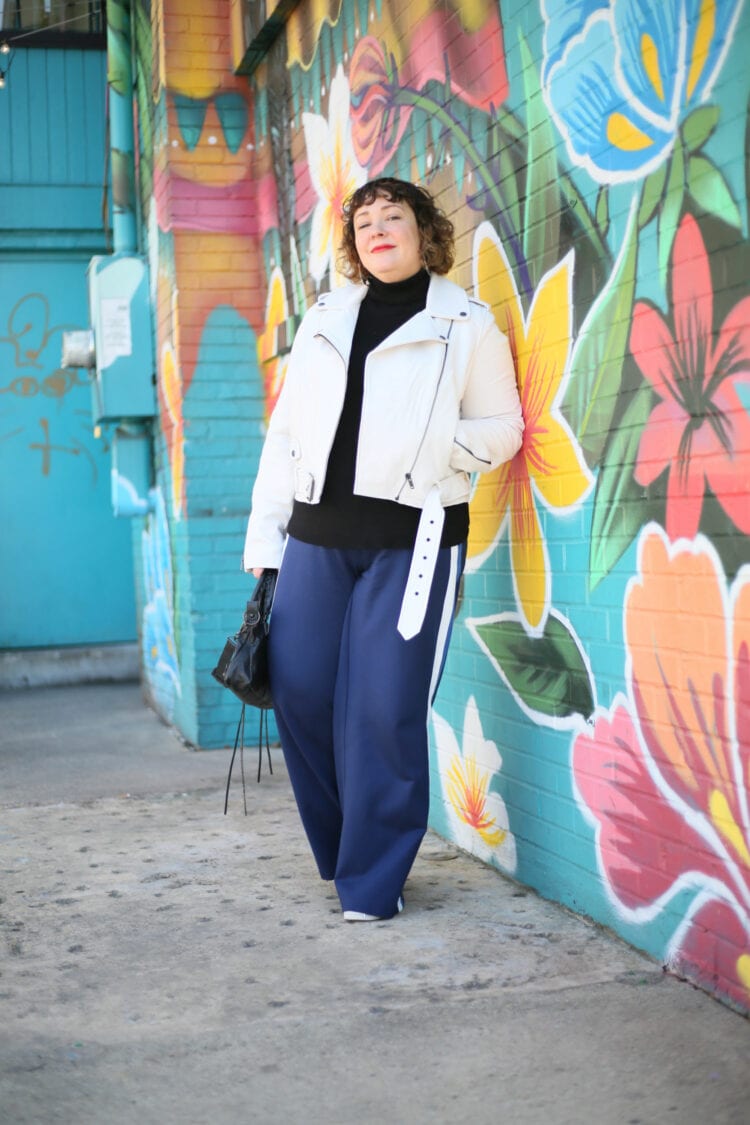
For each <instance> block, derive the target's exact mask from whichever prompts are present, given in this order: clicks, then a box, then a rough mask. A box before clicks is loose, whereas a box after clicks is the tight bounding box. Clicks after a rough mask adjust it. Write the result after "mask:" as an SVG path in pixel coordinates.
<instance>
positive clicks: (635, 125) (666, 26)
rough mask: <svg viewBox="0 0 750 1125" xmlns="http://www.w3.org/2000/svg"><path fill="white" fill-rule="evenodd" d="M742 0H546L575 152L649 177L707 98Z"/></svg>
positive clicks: (589, 162)
mask: <svg viewBox="0 0 750 1125" xmlns="http://www.w3.org/2000/svg"><path fill="white" fill-rule="evenodd" d="M741 7H742V0H712V2H710V3H698V0H692V2H687V3H686V2H685V0H662V2H661V3H659V4H654V3H647V2H645V0H624V2H623V0H618V2H617V3H615V0H599V2H597V0H587V2H585V3H574V4H571V3H565V2H563V0H542V13H543V15H544V21H545V30H544V64H543V72H544V89H545V97H546V100H547V104H548V106H549V109H550V113H551V115H552V117H553V120H554V122H555V124H556V126H557V128H558V129H559V131H560V134H561V136H562V137H563V139H564V141H565V147H566V150H567V153H568V156H569V158H570V160H571V162H572V163H573V164H574V165H577V166H579V167H581V168H583V169H585V171H586V172H587V173H588V175H589V176H591V177H592V179H594V180H596V181H597V182H598V183H617V182H622V181H627V180H636V179H641V178H642V177H644V176H645V175H647V174H648V173H649V172H652V171H654V170H655V168H656V167H657V166H658V165H659V164H660V163H661V162H662V161H663V160H664V158H665V157H666V156H667V155H668V154H669V152H670V150H671V148H672V146H673V144H674V142H675V138H676V136H677V131H678V129H679V127H680V123H681V122H682V120H683V119H684V118H685V116H686V115H687V114H688V113H689V112H690V110H691V109H693V108H694V107H696V106H700V105H701V104H702V103H703V102H705V101H706V99H707V98H708V96H709V94H710V93H711V90H712V88H713V86H714V83H715V81H716V78H717V75H718V73H719V71H720V69H721V66H722V63H723V61H724V58H725V56H726V53H727V50H728V48H729V45H730V43H731V41H732V36H733V32H734V28H735V26H736V23H737V19H738V17H739V13H740V9H741Z"/></svg>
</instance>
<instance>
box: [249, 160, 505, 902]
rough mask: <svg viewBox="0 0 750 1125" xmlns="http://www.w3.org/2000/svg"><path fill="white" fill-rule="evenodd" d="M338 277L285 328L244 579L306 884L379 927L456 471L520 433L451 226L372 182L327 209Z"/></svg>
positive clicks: (455, 507) (454, 516) (399, 850)
mask: <svg viewBox="0 0 750 1125" xmlns="http://www.w3.org/2000/svg"><path fill="white" fill-rule="evenodd" d="M343 217H344V238H343V243H342V254H341V263H340V265H341V268H342V272H343V273H344V274H345V276H347V277H348V278H349V280H350V281H352V282H354V284H350V285H347V286H345V287H344V288H342V289H336V290H333V291H332V292H329V293H325V294H323V295H322V296H321V297H319V298H318V300H317V302H316V304H315V305H314V306H313V307H312V308H311V309H310V310H308V312H307V314H306V315H305V317H304V319H303V321H302V324H301V325H300V327H299V330H298V332H297V334H296V337H295V340H294V345H293V348H292V352H291V356H290V361H289V366H288V370H287V375H286V379H285V382H284V386H283V388H282V391H281V394H280V396H279V400H278V403H277V405H276V408H275V410H274V412H273V416H272V418H271V422H270V425H269V428H268V435H267V438H266V441H265V445H264V448H263V452H262V455H261V459H260V466H259V470H258V476H257V480H256V484H255V487H254V490H253V502H252V512H251V515H250V520H249V524H248V530H247V538H246V542H245V554H244V561H245V569H246V570H252V572H253V574H255V575H256V576H260V575H261V574H262V572H263V568H265V567H279V566H280V564H281V559H282V553H283V565H281V569H280V571H279V577H278V583H277V587H276V596H275V601H274V607H273V614H272V625H271V631H270V644H269V649H270V676H271V683H272V689H273V694H274V709H275V713H276V718H277V722H278V728H279V734H280V737H281V745H282V748H283V751H284V756H285V759H286V762H287V767H288V770H289V776H290V779H291V783H292V788H293V790H294V794H295V798H296V800H297V805H298V807H299V811H300V815H301V818H302V822H303V825H304V828H305V831H306V833H307V836H308V839H309V841H310V845H311V847H312V851H313V854H314V856H315V860H316V862H317V865H318V869H319V871H320V874H321V876H322V878H323V879H333V880H335V884H336V889H337V891H338V894H339V898H340V900H341V905H342V909H343V912H344V918H345V919H346V920H347V921H374V920H378V919H384V918H391V917H393V916H394V915H395V914H397V913H398V912H399V911H400V910H401V909H402V908H403V896H402V890H403V886H404V882H405V880H406V877H407V875H408V873H409V870H410V868H411V866H412V863H413V861H414V858H415V856H416V854H417V850H418V848H419V845H420V842H421V840H422V837H423V835H424V833H425V830H426V828H427V816H428V809H429V767H428V751H429V747H428V716H429V709H430V706H431V704H432V700H433V698H434V695H435V692H436V690H437V685H438V681H439V678H440V675H441V673H442V668H443V664H444V661H445V654H446V650H447V646H448V640H449V636H450V631H451V625H452V621H453V611H454V609H455V603H456V596H457V591H458V583H459V579H460V577H461V573H462V570H463V565H464V559H465V554H466V539H467V534H468V528H469V512H468V500H469V493H470V475H469V474H470V473H473V472H488V471H489V470H491V469H494V468H496V467H497V465H499V464H500V463H501V462H503V461H507V460H510V458H512V457H513V456H514V454H515V453H516V452H517V451H518V449H519V448H520V445H521V439H522V433H523V421H522V416H521V406H520V402H519V398H518V391H517V387H516V379H515V372H514V369H513V362H512V358H511V353H510V348H509V346H508V342H507V340H506V338H505V337H504V336H503V335H502V333H501V332H500V331H499V329H498V328H497V325H496V324H495V321H494V318H493V316H492V313H491V312H490V310H489V309H488V308H487V306H486V305H485V304H483V303H482V302H481V301H477V300H474V299H473V298H471V297H469V296H467V294H466V293H465V292H464V290H463V289H460V288H459V287H458V286H456V285H454V284H453V283H452V282H450V281H448V280H446V278H445V276H444V275H445V274H446V273H448V271H449V270H450V268H451V266H452V265H453V255H454V251H453V225H452V223H451V222H450V220H449V219H448V218H447V217H446V216H445V215H444V214H443V213H442V212H441V211H440V210H439V209H438V208H437V206H436V204H435V202H434V200H433V199H432V197H431V196H430V194H429V193H428V192H427V191H426V190H425V189H424V188H421V187H417V186H415V185H413V184H410V183H406V182H404V181H402V180H395V179H391V178H382V179H378V180H373V181H371V182H370V183H368V184H365V185H364V186H363V187H361V188H358V189H357V191H355V192H354V194H353V195H352V196H351V198H350V199H349V200H348V201H347V203H346V205H345V207H344V216H343Z"/></svg>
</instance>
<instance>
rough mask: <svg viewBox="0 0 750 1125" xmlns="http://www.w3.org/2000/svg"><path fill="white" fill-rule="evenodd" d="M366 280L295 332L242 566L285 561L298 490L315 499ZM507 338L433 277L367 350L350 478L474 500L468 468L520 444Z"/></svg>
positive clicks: (381, 490) (443, 499) (397, 496)
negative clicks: (419, 303)
mask: <svg viewBox="0 0 750 1125" xmlns="http://www.w3.org/2000/svg"><path fill="white" fill-rule="evenodd" d="M366 293H367V287H366V286H365V285H347V286H345V287H344V288H342V289H335V290H333V291H331V292H330V293H325V294H323V295H322V296H321V297H319V298H318V300H317V302H316V303H315V305H314V306H313V307H312V308H311V309H309V310H308V312H307V313H306V315H305V317H304V319H303V321H302V323H301V325H300V327H299V329H298V331H297V334H296V336H295V339H294V344H293V347H292V351H291V355H290V359H289V366H288V369H287V374H286V378H285V381H284V386H283V387H282V390H281V394H280V395H279V399H278V402H277V404H276V407H275V409H274V411H273V415H272V417H271V421H270V423H269V427H268V433H267V436H266V440H265V444H264V446H263V451H262V454H261V459H260V465H259V468H258V475H257V478H256V482H255V487H254V489H253V498H252V511H251V514H250V520H249V522H248V527H247V535H246V539H245V551H244V567H245V569H246V570H251V569H253V568H255V567H278V566H279V563H280V560H281V556H282V551H283V545H284V541H285V537H286V527H287V523H288V521H289V518H290V515H291V511H292V504H293V502H294V500H299V501H303V502H304V503H307V504H316V503H318V502H319V500H320V496H321V493H322V491H323V485H324V482H325V474H326V465H327V463H328V456H329V453H330V451H331V446H332V444H333V439H334V436H335V433H336V428H337V426H338V422H339V417H340V415H341V410H342V407H343V403H344V392H345V389H346V376H347V368H348V365H349V352H350V349H351V343H352V337H353V334H354V327H355V324H356V321H357V315H358V312H359V306H360V302H361V301H362V299H363V298H364V296H365V294H366ZM522 436H523V418H522V414H521V404H520V401H519V396H518V389H517V385H516V374H515V370H514V366H513V359H512V356H511V351H510V347H509V345H508V341H507V339H506V337H505V336H504V335H503V334H502V333H501V332H500V330H499V328H498V327H497V324H496V322H495V318H494V316H493V315H492V312H491V310H490V309H489V308H488V306H487V305H486V304H484V302H482V301H478V300H475V299H474V298H473V297H469V296H468V295H467V294H466V293H465V291H464V290H463V289H461V288H460V287H459V286H457V285H455V284H454V283H453V282H451V281H448V280H447V279H446V278H444V277H439V276H437V275H432V276H431V278H430V284H429V289H428V293H427V303H426V308H425V309H424V310H423V311H422V312H420V313H418V314H417V315H415V316H413V317H412V318H411V319H410V320H408V321H407V322H406V323H405V324H403V325H402V326H401V327H400V328H399V329H397V330H396V331H395V332H393V333H392V334H391V335H390V336H388V337H387V339H385V340H384V341H383V342H382V343H381V344H379V345H378V347H376V348H375V349H374V350H373V351H372V352H370V354H369V355H368V357H367V361H366V363H365V373H364V394H363V399H362V420H361V423H360V431H359V443H358V447H357V461H356V471H355V480H354V491H355V493H357V494H358V495H362V496H371V497H376V498H379V499H386V500H397V501H398V502H399V503H401V504H408V505H409V506H411V507H415V508H423V507H424V505H425V503H426V502H427V498H428V496H432V497H433V500H434V497H435V496H436V495H437V492H438V491H439V500H440V503H441V504H442V505H443V506H447V505H450V504H457V503H460V502H462V501H466V500H468V499H469V495H470V489H471V481H470V476H469V474H470V473H472V472H488V471H489V470H491V469H494V468H496V467H497V466H498V465H499V464H501V463H502V462H503V461H508V460H510V459H511V458H512V457H513V456H514V455H515V454H516V453H517V451H518V450H519V449H520V446H521V441H522Z"/></svg>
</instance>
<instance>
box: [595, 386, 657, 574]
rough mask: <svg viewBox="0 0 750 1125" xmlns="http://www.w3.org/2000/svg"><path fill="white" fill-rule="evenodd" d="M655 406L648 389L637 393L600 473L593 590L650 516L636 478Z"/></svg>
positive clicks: (640, 389)
mask: <svg viewBox="0 0 750 1125" xmlns="http://www.w3.org/2000/svg"><path fill="white" fill-rule="evenodd" d="M652 405H653V395H652V393H651V390H650V388H649V387H647V386H642V387H640V388H639V389H638V391H637V392H636V393H635V395H634V397H633V399H632V401H631V402H630V404H629V406H628V408H627V410H626V411H625V413H624V415H623V417H622V419H621V421H620V423H619V425H618V426H617V428H616V429H615V430H613V432H612V439H611V441H610V442H609V444H608V445H607V448H606V451H605V454H604V458H603V460H602V464H601V467H600V470H599V476H598V479H597V482H596V492H595V494H594V513H593V518H592V525H591V547H590V557H589V586H590V588H591V589H592V590H593V589H594V588H595V587H596V586H598V584H599V583H600V582H601V580H602V579H603V578H606V576H607V575H608V574H609V572H610V571H611V570H612V568H613V567H614V566H615V564H616V563H617V562H618V561H619V560H620V558H622V556H623V554H624V553H625V551H626V550H627V549H628V547H629V546H630V544H631V543H632V542H633V540H634V539H635V538H636V536H637V535H638V532H639V531H640V529H641V527H642V526H643V524H644V523H646V522H648V519H649V517H650V515H651V514H655V513H650V512H649V511H648V508H649V502H648V500H647V499H646V498H645V496H644V492H643V489H642V488H641V487H640V486H639V485H638V484H636V482H635V480H634V479H633V468H634V465H635V461H636V457H637V454H638V445H639V443H640V439H641V434H642V433H643V430H644V428H645V426H646V422H647V421H648V417H649V414H650V412H651V408H652Z"/></svg>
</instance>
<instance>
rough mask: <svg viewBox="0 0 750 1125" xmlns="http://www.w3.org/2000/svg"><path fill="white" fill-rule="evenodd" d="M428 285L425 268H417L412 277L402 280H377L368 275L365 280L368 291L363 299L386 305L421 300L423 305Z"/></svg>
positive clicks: (428, 276) (428, 279) (428, 280)
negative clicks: (366, 280)
mask: <svg viewBox="0 0 750 1125" xmlns="http://www.w3.org/2000/svg"><path fill="white" fill-rule="evenodd" d="M429 287H430V275H429V273H428V272H427V270H425V269H421V270H419V271H418V272H417V273H415V274H414V275H413V276H412V277H406V278H404V279H403V280H402V281H379V280H378V278H377V277H372V276H370V278H369V279H368V282H367V290H368V291H367V297H366V298H365V300H371V301H382V302H383V303H384V304H388V305H404V304H411V303H412V302H413V303H415V304H416V303H417V302H421V304H422V306H424V304H425V301H426V300H427V290H428V289H429Z"/></svg>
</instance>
